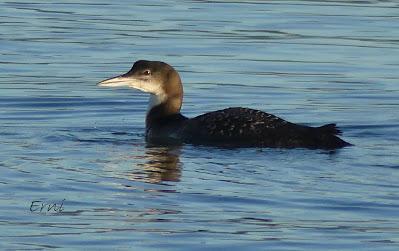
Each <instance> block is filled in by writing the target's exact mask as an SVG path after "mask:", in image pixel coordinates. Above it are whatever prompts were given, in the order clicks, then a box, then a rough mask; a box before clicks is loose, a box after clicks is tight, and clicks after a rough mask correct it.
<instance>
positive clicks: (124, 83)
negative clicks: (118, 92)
mask: <svg viewBox="0 0 399 251" xmlns="http://www.w3.org/2000/svg"><path fill="white" fill-rule="evenodd" d="M135 80H136V79H134V78H132V77H127V76H126V75H125V74H124V75H119V76H116V77H112V78H109V79H106V80H103V81H101V82H99V83H98V84H97V85H98V86H104V87H130V86H132V83H134V82H135Z"/></svg>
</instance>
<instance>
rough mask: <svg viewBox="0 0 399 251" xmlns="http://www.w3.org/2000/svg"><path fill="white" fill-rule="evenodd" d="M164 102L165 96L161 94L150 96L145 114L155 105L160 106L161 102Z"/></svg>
mask: <svg viewBox="0 0 399 251" xmlns="http://www.w3.org/2000/svg"><path fill="white" fill-rule="evenodd" d="M165 101H166V94H164V93H162V94H159V95H155V94H152V93H151V94H150V100H149V102H148V107H147V114H148V113H149V112H150V111H151V109H152V108H154V107H155V106H157V105H160V104H161V103H162V102H165Z"/></svg>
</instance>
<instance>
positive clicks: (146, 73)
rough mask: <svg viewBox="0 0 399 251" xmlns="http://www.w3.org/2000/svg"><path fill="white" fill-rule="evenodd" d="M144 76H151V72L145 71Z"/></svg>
mask: <svg viewBox="0 0 399 251" xmlns="http://www.w3.org/2000/svg"><path fill="white" fill-rule="evenodd" d="M143 74H144V75H146V76H148V75H151V71H150V70H145V71H144V72H143Z"/></svg>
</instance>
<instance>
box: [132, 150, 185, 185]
mask: <svg viewBox="0 0 399 251" xmlns="http://www.w3.org/2000/svg"><path fill="white" fill-rule="evenodd" d="M180 151H181V147H180V146H162V147H153V146H147V147H146V151H145V155H144V156H143V157H144V159H145V160H146V161H145V163H139V164H138V167H139V168H141V169H142V171H144V173H145V176H146V177H145V181H147V182H150V183H160V182H163V181H172V182H178V181H180V177H181V167H182V163H181V162H180Z"/></svg>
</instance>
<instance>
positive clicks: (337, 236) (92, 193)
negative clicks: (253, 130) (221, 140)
mask: <svg viewBox="0 0 399 251" xmlns="http://www.w3.org/2000/svg"><path fill="white" fill-rule="evenodd" d="M0 10H1V11H0V31H1V36H0V54H1V57H0V107H1V110H0V120H1V122H0V139H1V145H0V168H1V179H0V189H1V193H0V196H1V200H0V225H1V228H0V249H2V250H21V249H24V250H44V249H49V248H58V249H60V250H63V249H65V250H76V249H85V250H86V249H88V250H89V249H95V250H97V249H103V250H204V249H206V250H219V249H222V248H224V249H228V250H398V248H399V202H398V200H399V195H398V194H399V185H398V183H397V181H398V179H399V172H398V171H399V170H398V168H399V157H398V156H399V145H398V140H399V134H398V130H399V102H398V100H399V85H398V84H399V72H398V66H399V60H398V58H399V57H398V56H399V22H398V21H399V4H398V2H397V1H267V2H266V1H166V0H165V1H143V2H142V3H133V2H131V1H113V2H109V1H95V3H94V2H93V1H57V2H53V3H45V2H43V1H34V0H30V1H0ZM138 59H149V60H163V61H166V62H168V63H170V64H172V65H173V66H175V68H176V69H177V70H178V71H179V72H180V73H181V76H182V78H183V82H184V87H185V101H184V107H183V113H184V114H185V115H187V116H190V117H191V116H195V115H198V114H201V113H203V112H206V111H212V110H216V109H220V108H223V107H228V106H238V105H239V106H246V107H251V108H256V109H262V110H264V111H267V112H270V113H273V114H276V115H278V116H280V117H283V118H285V119H287V120H289V121H293V122H297V123H304V124H309V125H315V126H316V125H321V124H324V123H331V122H336V123H338V124H339V126H340V128H341V129H342V131H343V132H344V135H343V138H344V139H345V140H347V141H349V142H351V143H353V144H355V146H354V147H349V148H345V149H342V150H339V151H336V152H325V151H318V150H304V149H297V150H283V149H235V150H229V149H218V148H211V147H195V146H190V145H185V146H182V147H180V148H162V147H159V148H146V146H145V142H144V139H143V136H144V116H145V110H146V106H147V100H148V97H147V96H146V95H145V94H143V93H140V92H138V91H135V90H126V89H104V88H98V87H96V83H97V82H98V81H100V80H102V79H104V78H108V77H111V76H113V75H117V74H120V73H124V72H126V71H127V70H128V69H129V68H130V67H131V65H132V63H133V62H134V61H135V60H138ZM32 203H33V204H32ZM41 203H47V204H50V211H49V212H47V210H48V206H47V207H46V208H43V210H42V212H39V211H40V210H39V209H40V207H41ZM54 203H55V204H57V205H56V206H54V205H53V204H54ZM61 203H63V204H62V207H61ZM52 206H53V207H52ZM31 210H32V211H33V212H31ZM60 211H61V212H60Z"/></svg>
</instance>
